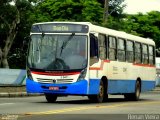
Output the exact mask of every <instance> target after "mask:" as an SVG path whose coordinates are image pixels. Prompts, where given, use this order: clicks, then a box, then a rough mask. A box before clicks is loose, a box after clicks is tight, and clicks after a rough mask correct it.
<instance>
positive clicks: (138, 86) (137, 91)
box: [124, 80, 141, 101]
mask: <svg viewBox="0 0 160 120" xmlns="http://www.w3.org/2000/svg"><path fill="white" fill-rule="evenodd" d="M140 93H141V83H140V81H139V80H137V81H136V85H135V92H134V93H128V94H124V97H125V98H126V99H127V100H133V101H138V100H139V98H140Z"/></svg>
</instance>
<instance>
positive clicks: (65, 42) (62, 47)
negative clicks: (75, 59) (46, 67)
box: [60, 33, 75, 56]
mask: <svg viewBox="0 0 160 120" xmlns="http://www.w3.org/2000/svg"><path fill="white" fill-rule="evenodd" d="M74 35H75V33H72V34H71V35H70V36H69V38H68V39H67V40H66V41H64V42H63V44H62V46H61V53H60V56H61V54H62V52H63V49H64V48H65V47H66V46H67V44H68V42H69V41H70V40H71V39H72V38H73V36H74Z"/></svg>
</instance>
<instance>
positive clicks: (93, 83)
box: [89, 79, 100, 94]
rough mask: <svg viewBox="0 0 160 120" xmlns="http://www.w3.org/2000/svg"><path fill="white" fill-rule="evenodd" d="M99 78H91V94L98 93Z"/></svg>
mask: <svg viewBox="0 0 160 120" xmlns="http://www.w3.org/2000/svg"><path fill="white" fill-rule="evenodd" d="M99 85H100V80H99V79H90V81H89V94H98V93H99Z"/></svg>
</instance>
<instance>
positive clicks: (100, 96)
mask: <svg viewBox="0 0 160 120" xmlns="http://www.w3.org/2000/svg"><path fill="white" fill-rule="evenodd" d="M104 91H105V88H104V84H103V82H102V81H101V82H100V86H99V94H98V95H89V96H88V98H89V99H90V100H91V101H93V102H96V103H102V102H103V100H104Z"/></svg>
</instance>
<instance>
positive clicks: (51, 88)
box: [49, 86, 59, 90]
mask: <svg viewBox="0 0 160 120" xmlns="http://www.w3.org/2000/svg"><path fill="white" fill-rule="evenodd" d="M49 90H59V87H53V86H50V87H49Z"/></svg>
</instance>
